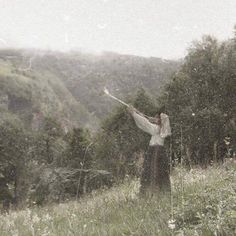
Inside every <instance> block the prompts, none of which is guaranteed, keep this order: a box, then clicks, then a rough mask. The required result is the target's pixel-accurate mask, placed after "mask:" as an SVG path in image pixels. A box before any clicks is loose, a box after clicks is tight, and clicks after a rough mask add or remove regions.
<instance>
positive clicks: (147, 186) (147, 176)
mask: <svg viewBox="0 0 236 236" xmlns="http://www.w3.org/2000/svg"><path fill="white" fill-rule="evenodd" d="M169 169H170V168H169V159H168V158H167V156H166V152H165V149H164V147H163V146H160V145H155V146H149V148H148V150H147V152H146V154H145V159H144V163H143V172H142V176H141V188H140V193H141V194H142V195H143V194H144V195H146V193H160V192H170V188H171V186H170V174H169Z"/></svg>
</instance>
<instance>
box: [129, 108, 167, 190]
mask: <svg viewBox="0 0 236 236" xmlns="http://www.w3.org/2000/svg"><path fill="white" fill-rule="evenodd" d="M129 112H130V113H131V115H132V116H133V118H134V120H135V123H136V125H137V126H138V127H139V128H140V129H142V130H143V131H144V132H146V133H148V134H150V135H151V140H150V142H149V148H148V150H147V153H146V155H145V159H144V164H143V172H142V176H141V189H140V192H141V194H146V193H148V194H149V193H151V194H152V193H155V192H157V193H158V192H166V191H167V192H170V176H169V164H168V162H169V161H168V158H167V156H166V153H165V149H164V139H165V138H166V137H167V136H170V135H171V129H170V122H169V117H168V116H167V115H166V114H164V113H160V114H157V115H156V116H155V117H147V116H145V115H143V114H142V113H141V112H139V111H137V110H136V109H135V108H133V107H132V106H130V107H129ZM146 117H147V118H146Z"/></svg>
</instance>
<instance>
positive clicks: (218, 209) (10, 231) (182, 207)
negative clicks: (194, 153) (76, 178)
mask: <svg viewBox="0 0 236 236" xmlns="http://www.w3.org/2000/svg"><path fill="white" fill-rule="evenodd" d="M234 182H235V163H233V162H229V163H227V164H225V165H224V166H221V167H210V168H208V169H205V170H202V169H193V170H192V171H191V172H186V171H185V170H181V169H179V168H177V169H176V170H175V171H174V173H173V174H172V184H173V185H172V190H173V199H172V208H171V205H170V203H169V201H168V199H167V198H166V197H164V198H162V199H160V198H152V199H140V198H139V197H138V195H137V193H138V188H139V182H138V180H133V181H128V182H125V183H124V184H122V185H120V186H117V187H114V188H112V189H110V190H105V191H102V192H101V191H100V192H95V193H93V195H91V196H87V197H85V198H83V199H81V200H80V201H79V202H69V203H63V204H60V205H54V206H47V207H44V208H34V209H26V210H24V211H19V212H11V213H10V214H9V215H8V216H0V232H1V236H10V235H18V236H29V235H35V236H39V235H40V236H42V235H48V236H52V235H57V236H60V235H61V236H62V235H63V236H64V235H81V236H82V235H88V236H92V235H94V236H99V235H102V236H106V235H107V236H116V235H117V236H118V235H119V236H120V235H136V236H143V235H153V236H157V235H165V236H166V235H188V236H192V235H202V236H208V235H209V236H211V235H227V236H231V235H235V232H236V231H235V230H236V228H235V216H236V195H235V191H236V189H235V184H234Z"/></svg>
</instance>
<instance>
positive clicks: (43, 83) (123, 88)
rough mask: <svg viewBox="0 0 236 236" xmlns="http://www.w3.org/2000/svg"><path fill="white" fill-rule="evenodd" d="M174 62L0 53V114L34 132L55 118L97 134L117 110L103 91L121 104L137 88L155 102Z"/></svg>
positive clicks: (176, 64) (32, 52)
mask: <svg viewBox="0 0 236 236" xmlns="http://www.w3.org/2000/svg"><path fill="white" fill-rule="evenodd" d="M179 65H180V63H179V62H176V61H169V60H162V59H159V58H143V57H138V56H129V55H119V54H116V53H110V52H109V53H108V52H107V53H103V54H101V55H96V56H95V55H90V54H82V53H79V52H70V53H60V52H51V51H38V50H37V51H36V50H0V109H2V110H4V111H5V112H8V113H12V114H16V115H17V116H18V117H20V118H21V119H22V120H23V121H24V122H25V124H31V126H36V127H37V126H38V125H39V123H40V119H41V118H40V117H42V116H46V115H50V116H54V117H56V118H57V119H58V120H59V121H60V122H61V123H62V124H63V125H64V127H65V129H67V128H70V127H71V126H85V127H87V128H90V129H94V128H97V127H98V126H99V121H100V120H101V119H102V118H104V117H105V116H106V115H108V114H109V113H110V112H111V110H112V109H113V108H114V107H115V106H116V105H117V103H115V102H114V101H112V100H110V99H109V98H107V97H106V96H103V94H102V91H103V88H104V87H105V86H106V87H107V88H108V89H109V90H110V91H111V92H112V93H114V94H115V95H116V96H118V97H120V98H122V99H124V98H128V97H132V95H133V94H134V93H135V92H136V91H137V90H138V89H139V88H140V87H142V88H144V89H145V90H147V91H148V92H149V93H150V94H151V95H153V96H154V97H156V96H157V95H158V93H159V92H160V90H161V87H162V86H163V85H164V84H165V83H166V82H167V81H168V80H169V78H170V76H171V74H173V73H174V72H175V71H176V70H177V69H178V67H179Z"/></svg>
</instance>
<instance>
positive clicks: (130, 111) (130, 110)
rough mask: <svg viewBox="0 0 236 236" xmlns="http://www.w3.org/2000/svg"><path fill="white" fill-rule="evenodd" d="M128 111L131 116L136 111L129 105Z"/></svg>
mask: <svg viewBox="0 0 236 236" xmlns="http://www.w3.org/2000/svg"><path fill="white" fill-rule="evenodd" d="M128 111H129V113H130V114H133V113H134V112H135V111H136V109H135V108H134V107H133V106H132V105H129V107H128Z"/></svg>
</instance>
